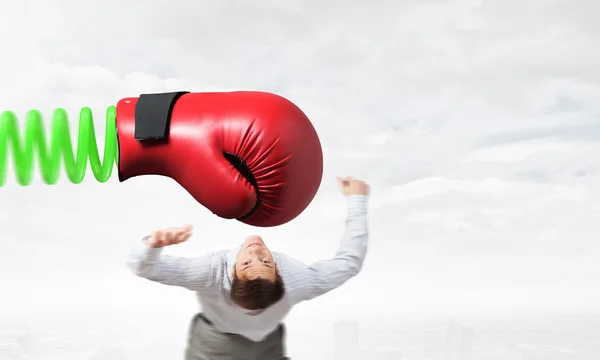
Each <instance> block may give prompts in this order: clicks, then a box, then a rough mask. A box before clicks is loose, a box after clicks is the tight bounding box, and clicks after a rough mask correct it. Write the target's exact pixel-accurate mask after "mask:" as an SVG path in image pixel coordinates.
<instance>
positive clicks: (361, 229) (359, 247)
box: [282, 179, 369, 303]
mask: <svg viewBox="0 0 600 360" xmlns="http://www.w3.org/2000/svg"><path fill="white" fill-rule="evenodd" d="M342 181H344V183H341V184H340V187H341V188H342V192H343V193H344V195H346V201H347V205H348V211H347V215H346V228H345V231H344V235H343V237H342V241H341V244H340V247H339V248H338V251H337V252H336V254H335V255H334V256H333V257H332V258H330V259H326V260H321V261H317V262H315V263H313V264H312V265H309V266H307V265H304V264H302V263H300V262H297V261H294V260H291V259H290V260H289V261H284V262H285V263H286V264H283V269H282V270H284V271H285V272H286V274H287V275H286V278H285V280H284V281H285V282H284V285H285V287H286V291H287V293H288V296H289V298H290V300H291V301H292V302H294V303H296V302H300V301H305V300H310V299H313V298H315V297H317V296H320V295H323V294H325V293H327V292H329V291H331V290H333V289H335V288H337V287H339V286H340V285H342V284H343V283H345V282H346V281H348V280H349V279H350V278H352V277H354V276H356V275H357V274H358V273H359V272H360V270H361V268H362V265H363V261H364V259H365V255H366V254H367V245H368V240H369V230H368V226H367V203H368V190H369V189H368V185H366V184H365V183H364V182H362V181H358V180H353V179H349V180H348V179H342Z"/></svg>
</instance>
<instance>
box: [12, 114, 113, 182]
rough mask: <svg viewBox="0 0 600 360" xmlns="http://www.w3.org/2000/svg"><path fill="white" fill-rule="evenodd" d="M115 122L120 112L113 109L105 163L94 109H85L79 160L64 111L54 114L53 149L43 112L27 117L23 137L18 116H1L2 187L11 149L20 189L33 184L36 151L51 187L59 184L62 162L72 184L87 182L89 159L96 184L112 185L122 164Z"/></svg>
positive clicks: (81, 118)
mask: <svg viewBox="0 0 600 360" xmlns="http://www.w3.org/2000/svg"><path fill="white" fill-rule="evenodd" d="M115 122H116V108H115V107H114V106H110V107H109V108H108V109H107V111H106V136H105V139H104V157H103V159H102V162H101V161H100V154H99V151H98V144H97V142H96V133H95V130H94V119H93V116H92V111H91V110H90V108H88V107H85V108H83V109H81V112H80V115H79V134H78V138H77V155H76V156H75V152H74V150H73V143H72V141H71V130H70V128H69V118H68V116H67V113H66V111H65V110H64V109H57V110H55V111H54V112H53V114H52V123H51V130H50V145H49V146H48V144H47V142H46V135H45V129H44V122H43V119H42V115H41V113H40V112H39V111H37V110H31V111H29V112H28V113H27V114H26V116H25V129H24V134H23V137H21V136H20V133H19V122H18V119H17V116H16V115H15V114H14V113H13V112H10V111H6V112H3V113H2V114H1V115H0V187H1V186H4V184H5V181H6V172H7V167H8V165H7V164H8V153H9V149H10V150H12V154H13V165H14V169H15V174H16V177H17V182H18V183H19V185H23V186H26V185H29V184H30V183H31V180H32V179H33V168H34V159H35V153H36V151H37V154H38V159H39V162H38V165H39V168H40V171H41V175H42V180H43V181H44V183H46V184H48V185H54V184H56V182H57V181H58V177H59V174H60V167H61V163H62V161H61V159H62V160H63V161H64V166H65V170H66V173H67V176H68V178H69V180H70V181H71V182H72V183H74V184H79V183H80V182H81V181H83V178H84V176H85V172H86V169H87V163H88V158H89V160H90V166H91V168H92V172H93V173H94V177H95V178H96V180H98V181H99V182H101V183H103V182H106V181H108V179H110V176H111V174H112V170H113V166H114V165H116V163H117V161H118V144H117V131H116V126H115V124H116V123H115Z"/></svg>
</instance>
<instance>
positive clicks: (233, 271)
mask: <svg viewBox="0 0 600 360" xmlns="http://www.w3.org/2000/svg"><path fill="white" fill-rule="evenodd" d="M234 277H235V266H234V267H233V268H232V269H231V278H232V279H233V278H234Z"/></svg>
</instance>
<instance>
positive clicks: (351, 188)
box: [337, 176, 369, 196]
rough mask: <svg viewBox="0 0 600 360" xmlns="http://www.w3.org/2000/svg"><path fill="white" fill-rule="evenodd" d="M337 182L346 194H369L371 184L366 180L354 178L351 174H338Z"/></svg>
mask: <svg viewBox="0 0 600 360" xmlns="http://www.w3.org/2000/svg"><path fill="white" fill-rule="evenodd" d="M337 182H338V185H339V186H340V190H341V191H342V194H344V196H348V195H369V185H368V184H367V183H366V182H364V181H361V180H356V179H353V178H352V177H351V176H347V177H340V176H338V177H337Z"/></svg>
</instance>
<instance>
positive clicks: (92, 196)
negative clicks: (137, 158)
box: [0, 0, 600, 317]
mask: <svg viewBox="0 0 600 360" xmlns="http://www.w3.org/2000/svg"><path fill="white" fill-rule="evenodd" d="M139 4H141V3H140V2H139V1H133V0H120V1H116V0H106V1H102V2H98V1H91V0H79V1H75V0H73V1H68V0H58V1H57V0H43V1H42V0H23V1H21V2H9V1H3V2H1V3H0V20H1V21H0V45H1V49H2V50H1V55H0V81H1V84H2V85H1V87H0V98H1V99H2V101H1V103H0V108H1V109H2V110H7V109H8V110H14V111H17V112H18V114H19V115H20V116H21V118H22V117H23V115H24V112H25V111H26V110H28V109H31V108H37V109H40V110H42V111H43V112H44V114H46V116H47V117H49V115H50V114H51V111H52V110H53V109H54V108H56V107H65V108H66V109H67V110H68V111H69V113H70V114H71V116H72V119H71V121H72V124H73V131H75V130H76V127H77V125H76V124H77V123H76V120H77V119H76V115H77V114H78V111H79V109H80V107H82V106H90V107H92V108H93V110H94V114H95V117H96V126H97V131H98V132H99V133H100V134H103V132H104V124H103V122H104V110H105V108H106V107H107V106H108V105H112V104H116V102H117V101H118V100H119V99H121V98H122V97H128V96H137V95H139V94H140V93H147V92H158V91H174V90H190V91H229V90H263V91H270V92H275V93H278V94H280V95H283V96H285V97H287V98H289V99H290V100H292V101H293V102H295V103H296V104H297V105H298V106H300V107H301V108H302V109H303V110H304V111H305V112H306V113H307V115H308V116H309V117H310V119H311V120H312V121H313V123H314V125H315V127H316V129H317V131H318V133H319V136H320V138H321V141H322V143H323V147H324V151H325V174H324V179H323V185H322V187H321V189H320V192H319V194H318V196H317V198H316V199H315V201H314V202H313V203H312V204H311V206H310V207H309V208H308V209H307V210H306V211H305V212H304V213H303V214H302V215H301V216H300V217H298V218H297V219H296V220H294V221H293V222H291V223H289V224H286V225H284V226H281V227H277V228H270V229H257V228H250V227H248V226H246V225H243V224H240V223H237V222H235V221H230V220H223V219H219V218H216V217H215V216H213V215H212V214H211V213H210V212H209V211H207V210H206V209H204V208H202V207H201V206H200V205H198V204H197V203H195V202H194V201H193V200H192V198H191V197H190V196H189V195H188V194H187V193H186V192H185V191H184V190H183V189H182V188H181V187H179V185H177V184H176V183H175V182H174V181H171V180H170V179H166V178H158V177H141V178H136V179H132V180H129V181H127V182H125V183H119V182H118V180H117V179H116V172H115V175H114V176H113V179H111V181H109V182H108V183H106V184H99V183H96V182H95V180H94V178H93V176H92V174H91V172H90V171H88V174H87V176H86V180H85V181H84V182H83V183H82V184H80V185H73V184H71V183H69V181H68V180H67V179H66V177H65V176H64V175H62V177H61V180H60V182H59V184H57V185H55V186H46V185H44V184H42V182H41V181H40V178H39V176H37V177H36V180H35V181H34V183H33V184H32V185H31V186H29V187H20V186H18V185H16V180H15V177H14V174H13V173H12V170H10V171H11V172H10V173H9V174H8V180H7V185H5V187H4V188H2V189H0V204H1V205H0V275H1V276H0V288H1V289H2V291H1V294H2V295H1V296H0V311H2V312H10V313H18V312H32V311H38V312H52V311H58V310H67V311H83V312H90V311H95V312H97V311H105V310H106V311H110V310H111V309H112V310H115V311H116V310H118V311H134V310H140V311H146V310H152V309H155V310H168V309H169V308H171V307H172V308H173V309H174V311H181V312H182V313H183V312H185V313H189V314H192V313H193V312H195V311H196V307H195V306H196V305H195V302H194V298H193V296H192V294H189V293H187V292H185V291H183V290H176V289H172V288H166V287H164V286H159V285H154V284H151V283H149V282H147V281H144V280H141V279H138V278H136V277H134V276H133V275H131V274H130V273H129V272H128V271H127V269H126V268H125V265H124V262H125V259H126V256H127V253H128V251H129V248H130V246H131V245H132V244H133V242H134V241H137V239H138V238H140V237H141V236H144V235H146V234H147V233H148V232H149V231H151V230H154V229H157V228H161V227H165V226H173V225H180V224H185V223H193V224H195V226H196V228H195V236H194V237H193V238H192V239H191V240H190V241H189V243H187V244H183V245H180V246H178V247H176V248H173V249H169V252H170V253H174V254H175V253H176V254H185V255H189V256H193V255H198V254H202V253H203V252H205V251H214V250H220V249H223V248H230V247H234V246H237V245H238V244H239V243H240V241H242V240H243V239H244V238H245V237H246V236H247V235H249V234H252V233H258V234H261V235H263V237H264V238H265V240H266V241H267V242H268V244H269V245H270V246H271V247H272V248H273V250H277V251H282V252H286V253H288V254H289V255H292V256H295V257H297V258H299V259H301V260H303V261H305V262H311V261H314V260H318V259H321V258H324V257H328V256H331V255H332V254H333V252H334V251H335V249H336V247H337V244H338V243H339V240H340V236H341V232H342V230H343V217H344V211H345V204H344V201H343V198H342V197H341V196H340V195H339V194H338V193H337V189H336V188H335V182H334V176H335V175H353V176H356V177H359V178H364V179H365V180H367V181H369V182H370V183H371V184H372V188H373V196H372V201H371V208H370V215H369V216H370V225H371V230H372V236H371V246H370V251H369V254H368V259H367V261H366V264H365V267H364V270H363V272H362V273H361V274H360V276H359V277H357V278H356V279H354V280H352V281H351V282H349V283H348V284H347V285H346V286H344V288H343V289H340V290H339V291H336V292H333V293H331V294H329V295H327V296H325V297H323V298H321V299H318V300H315V301H314V302H313V303H311V304H306V305H304V306H303V307H301V308H299V311H302V312H305V313H312V314H317V313H318V314H324V313H327V314H333V315H335V316H338V315H339V316H340V317H343V316H346V315H347V314H352V313H353V312H356V311H358V310H361V311H370V312H374V313H378V314H379V315H382V314H384V315H385V314H389V313H413V314H414V313H423V314H431V313H444V314H455V313H463V312H488V313H489V312H501V311H502V312H509V311H510V312H512V311H533V310H547V311H572V312H577V311H592V310H600V309H598V306H599V305H598V304H600V290H599V284H600V261H599V259H600V246H599V244H600V241H599V238H598V234H600V205H599V204H600V185H599V184H600V183H599V180H600V157H599V156H598V154H600V120H599V119H600V118H599V115H600V70H598V67H597V66H598V64H600V46H598V40H599V37H600V25H598V21H597V14H598V13H600V3H599V2H596V1H578V2H577V6H575V5H574V3H573V2H571V1H567V0H553V1H543V0H536V1H517V0H497V1H475V0H464V1H463V0H453V1H442V0H436V1H423V0H420V1H416V0H412V1H383V0H380V1H377V0H371V1H362V2H359V1H333V0H331V1H323V0H321V1H313V0H307V1H299V0H288V1H285V2H283V1H272V0H269V1H264V0H259V1H252V2H250V1H219V2H217V1H200V0H177V1H156V0H154V1H146V2H144V5H143V6H142V5H139ZM46 121H49V120H48V119H46ZM74 138H75V136H74ZM99 142H100V143H102V137H101V136H99ZM374 305H377V306H376V307H375V306H374Z"/></svg>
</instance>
